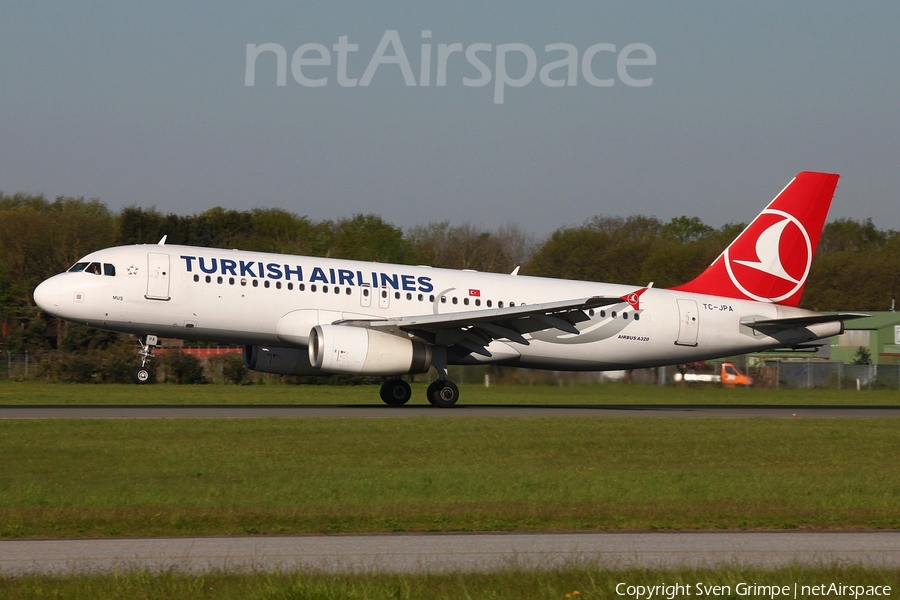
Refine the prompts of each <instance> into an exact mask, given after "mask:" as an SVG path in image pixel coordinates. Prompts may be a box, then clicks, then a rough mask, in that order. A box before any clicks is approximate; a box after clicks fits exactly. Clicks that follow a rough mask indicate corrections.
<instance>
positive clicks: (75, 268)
mask: <svg viewBox="0 0 900 600" xmlns="http://www.w3.org/2000/svg"><path fill="white" fill-rule="evenodd" d="M87 266H88V264H87V263H86V262H80V263H75V264H74V265H72V266H71V267H70V268H69V273H81V272H82V271H84V270H85V268H87Z"/></svg>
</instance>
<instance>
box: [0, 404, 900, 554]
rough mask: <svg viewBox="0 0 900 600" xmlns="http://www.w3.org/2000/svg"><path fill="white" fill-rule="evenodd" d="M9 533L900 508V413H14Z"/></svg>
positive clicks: (899, 522)
mask: <svg viewBox="0 0 900 600" xmlns="http://www.w3.org/2000/svg"><path fill="white" fill-rule="evenodd" d="M0 451H2V456H3V460H2V461H0V481H2V483H3V485H2V486H0V536H2V537H6V538H10V537H82V536H89V537H95V536H96V537H103V536H161V535H210V534H274V533H321V532H325V533H338V532H391V531H479V530H491V531H495V530H619V529H642V530H647V529H719V528H725V529H732V528H747V529H756V528H839V529H845V528H898V527H900V428H898V427H897V423H896V421H894V420H869V419H865V420H835V419H829V420H824V419H823V420H812V419H809V420H756V419H735V420H726V419H698V420H693V419H692V420H669V419H661V420H644V419H641V420H637V419H634V420H632V419H577V418H561V417H554V418H530V419H481V418H470V419H439V420H436V419H431V418H409V419H285V420H278V419H259V420H255V419H248V420H243V419H242V420H193V421H192V420H136V421H128V420H121V421H116V420H107V421H103V420H84V421H81V420H78V421H71V420H66V421H0Z"/></svg>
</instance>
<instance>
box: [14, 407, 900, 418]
mask: <svg viewBox="0 0 900 600" xmlns="http://www.w3.org/2000/svg"><path fill="white" fill-rule="evenodd" d="M265 417H281V418H308V417H336V418H341V417H343V418H347V417H358V418H397V417H436V418H447V417H637V418H653V417H658V418H716V417H720V418H746V417H765V418H785V419H787V418H854V419H859V418H885V417H900V406H833V405H832V406H825V405H817V406H809V405H802V406H801V405H797V406H773V405H765V406H760V405H740V404H731V405H671V404H651V405H648V404H640V405H637V404H607V405H560V406H557V405H553V406H549V405H530V406H525V405H479V404H475V405H461V406H455V407H453V408H451V409H442V408H434V407H432V406H428V405H408V406H402V407H391V406H386V405H383V404H379V405H352V406H349V405H231V406H223V405H143V406H134V405H127V406H126V405H115V406H101V405H42V406H26V405H2V406H0V419H240V418H248V419H257V418H265Z"/></svg>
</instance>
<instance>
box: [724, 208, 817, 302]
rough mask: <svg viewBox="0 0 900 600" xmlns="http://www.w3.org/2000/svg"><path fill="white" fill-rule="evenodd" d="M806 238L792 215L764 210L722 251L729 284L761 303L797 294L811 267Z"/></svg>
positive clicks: (810, 246) (810, 248) (807, 238)
mask: <svg viewBox="0 0 900 600" xmlns="http://www.w3.org/2000/svg"><path fill="white" fill-rule="evenodd" d="M812 256H813V252H812V244H811V243H810V239H809V234H808V233H807V232H806V229H805V228H804V227H803V225H802V224H801V223H800V221H799V220H798V219H797V218H796V217H794V216H793V215H791V214H789V213H786V212H784V211H781V210H773V209H769V210H765V211H763V212H762V213H761V214H760V215H759V217H757V218H756V220H754V221H753V223H751V224H750V226H749V227H748V228H747V230H746V231H744V233H743V234H741V236H740V238H739V239H738V240H737V242H735V243H734V244H732V245H731V246H729V247H728V249H727V250H726V251H725V267H726V269H727V270H728V275H729V277H731V281H732V282H733V283H734V285H736V286H737V288H738V289H739V290H741V291H742V292H743V293H744V294H746V295H747V296H749V297H750V298H753V299H754V300H759V301H762V302H780V301H781V300H784V299H786V298H790V297H791V296H793V295H794V294H795V293H797V292H798V291H799V290H800V289H801V288H802V287H803V284H804V283H805V282H806V278H807V276H808V275H809V267H810V265H811V264H812Z"/></svg>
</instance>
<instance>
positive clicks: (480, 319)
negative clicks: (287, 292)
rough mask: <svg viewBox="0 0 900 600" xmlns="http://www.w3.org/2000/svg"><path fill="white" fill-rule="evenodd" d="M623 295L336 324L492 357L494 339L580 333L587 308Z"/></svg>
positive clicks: (522, 341)
mask: <svg viewBox="0 0 900 600" xmlns="http://www.w3.org/2000/svg"><path fill="white" fill-rule="evenodd" d="M622 302H624V301H623V300H622V299H621V298H603V297H599V296H594V297H592V298H582V299H577V300H563V301H560V302H546V303H543V304H523V305H520V306H508V307H505V308H489V309H485V310H473V311H464V312H452V313H442V314H437V315H418V316H410V317H397V318H393V319H373V320H357V319H353V320H345V321H338V322H336V323H335V325H350V326H356V327H371V328H378V329H393V330H399V331H403V332H406V333H412V334H415V335H417V336H419V337H421V338H423V339H426V340H428V341H429V342H431V343H433V344H435V345H439V346H448V347H449V346H460V347H461V348H463V349H465V350H466V351H467V352H474V353H475V354H480V355H482V356H486V357H490V356H491V353H490V352H489V351H488V350H487V349H486V348H485V346H487V345H488V344H490V343H491V341H493V340H500V339H506V340H509V341H512V342H516V343H519V344H524V345H526V346H527V345H528V340H526V339H525V337H524V335H525V334H527V333H531V332H534V331H542V330H545V329H559V330H561V331H565V332H567V333H571V334H575V335H577V334H578V329H577V328H576V327H575V324H576V323H581V322H583V321H587V320H588V319H590V317H589V316H588V315H587V313H586V312H585V311H587V310H590V309H592V308H597V307H600V306H609V305H611V304H620V303H622Z"/></svg>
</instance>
